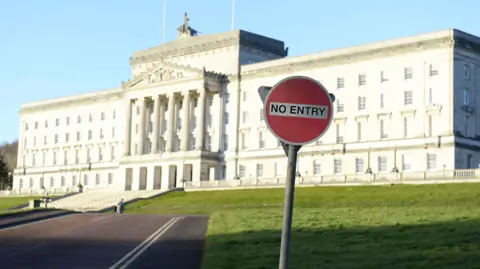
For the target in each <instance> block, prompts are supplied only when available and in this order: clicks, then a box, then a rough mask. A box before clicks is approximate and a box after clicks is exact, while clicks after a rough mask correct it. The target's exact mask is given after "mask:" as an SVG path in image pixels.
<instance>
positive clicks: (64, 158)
mask: <svg viewBox="0 0 480 269" xmlns="http://www.w3.org/2000/svg"><path fill="white" fill-rule="evenodd" d="M63 164H65V165H66V164H68V150H64V151H63Z"/></svg>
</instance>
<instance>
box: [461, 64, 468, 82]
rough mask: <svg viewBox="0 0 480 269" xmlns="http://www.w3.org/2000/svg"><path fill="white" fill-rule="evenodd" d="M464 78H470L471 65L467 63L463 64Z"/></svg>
mask: <svg viewBox="0 0 480 269" xmlns="http://www.w3.org/2000/svg"><path fill="white" fill-rule="evenodd" d="M463 78H464V79H466V80H468V79H470V66H468V65H466V64H464V65H463Z"/></svg>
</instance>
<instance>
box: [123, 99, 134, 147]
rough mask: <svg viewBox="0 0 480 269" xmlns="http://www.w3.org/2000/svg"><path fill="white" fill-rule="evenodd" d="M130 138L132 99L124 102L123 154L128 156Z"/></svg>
mask: <svg viewBox="0 0 480 269" xmlns="http://www.w3.org/2000/svg"><path fill="white" fill-rule="evenodd" d="M131 140H132V100H131V99H128V100H127V101H126V104H125V142H124V144H123V155H124V156H129V155H130V149H131Z"/></svg>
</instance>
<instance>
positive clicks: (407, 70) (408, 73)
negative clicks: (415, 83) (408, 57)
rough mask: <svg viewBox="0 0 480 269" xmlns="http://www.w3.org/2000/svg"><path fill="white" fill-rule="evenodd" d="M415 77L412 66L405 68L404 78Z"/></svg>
mask: <svg viewBox="0 0 480 269" xmlns="http://www.w3.org/2000/svg"><path fill="white" fill-rule="evenodd" d="M412 77H413V71H412V68H411V67H408V68H405V69H404V79H405V80H407V79H411V78H412Z"/></svg>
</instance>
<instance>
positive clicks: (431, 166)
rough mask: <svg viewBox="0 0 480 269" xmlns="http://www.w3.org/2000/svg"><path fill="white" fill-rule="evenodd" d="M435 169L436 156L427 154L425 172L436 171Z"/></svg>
mask: <svg viewBox="0 0 480 269" xmlns="http://www.w3.org/2000/svg"><path fill="white" fill-rule="evenodd" d="M436 169H437V155H436V154H427V170H436Z"/></svg>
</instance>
